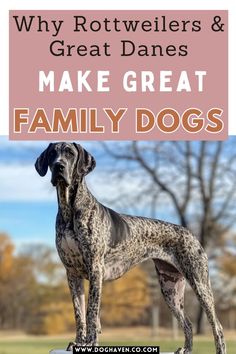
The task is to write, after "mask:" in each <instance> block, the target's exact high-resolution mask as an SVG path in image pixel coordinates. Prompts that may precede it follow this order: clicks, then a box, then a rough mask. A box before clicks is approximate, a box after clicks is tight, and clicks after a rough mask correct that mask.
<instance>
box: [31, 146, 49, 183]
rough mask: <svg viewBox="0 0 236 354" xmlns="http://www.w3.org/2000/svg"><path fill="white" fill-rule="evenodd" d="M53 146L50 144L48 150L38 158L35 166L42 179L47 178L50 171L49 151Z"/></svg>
mask: <svg viewBox="0 0 236 354" xmlns="http://www.w3.org/2000/svg"><path fill="white" fill-rule="evenodd" d="M51 145H52V143H51V144H49V145H48V147H47V149H46V150H44V151H43V152H42V154H41V155H40V156H39V157H38V158H37V160H36V162H35V165H34V166H35V169H36V171H37V172H38V174H39V175H40V176H41V177H43V176H45V175H46V173H47V171H48V150H49V147H50V146H51Z"/></svg>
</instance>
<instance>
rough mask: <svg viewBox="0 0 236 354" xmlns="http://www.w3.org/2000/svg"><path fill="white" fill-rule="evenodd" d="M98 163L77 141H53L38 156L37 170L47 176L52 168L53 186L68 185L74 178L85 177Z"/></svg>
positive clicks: (41, 174)
mask: <svg viewBox="0 0 236 354" xmlns="http://www.w3.org/2000/svg"><path fill="white" fill-rule="evenodd" d="M95 165H96V162H95V159H94V158H93V156H92V155H90V154H89V153H88V152H87V151H86V150H85V149H83V148H82V146H81V145H79V144H76V143H65V142H62V143H51V144H49V146H48V147H47V149H46V150H44V151H43V152H42V154H41V155H40V156H39V157H38V158H37V160H36V163H35V168H36V171H37V172H38V173H39V174H40V176H45V175H46V173H47V170H48V167H49V168H50V170H51V172H52V178H51V182H52V185H53V186H57V185H58V183H62V184H64V185H65V186H66V187H68V186H69V185H70V184H71V182H72V180H73V178H75V177H76V176H77V177H80V179H81V178H83V177H84V176H85V175H87V174H88V173H89V172H91V171H92V170H93V169H94V167H95Z"/></svg>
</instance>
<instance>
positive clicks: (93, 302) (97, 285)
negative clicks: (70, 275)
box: [86, 267, 103, 346]
mask: <svg viewBox="0 0 236 354" xmlns="http://www.w3.org/2000/svg"><path fill="white" fill-rule="evenodd" d="M102 278H103V276H102V269H101V268H99V267H97V269H93V270H92V271H91V274H90V277H89V297H88V308H87V321H86V322H87V340H86V345H91V346H95V345H98V332H99V328H98V315H99V310H100V302H101V294H102Z"/></svg>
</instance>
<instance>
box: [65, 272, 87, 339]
mask: <svg viewBox="0 0 236 354" xmlns="http://www.w3.org/2000/svg"><path fill="white" fill-rule="evenodd" d="M67 280H68V284H69V288H70V292H71V297H72V302H73V306H74V313H75V322H76V338H75V343H72V344H77V345H84V344H85V338H86V318H85V294H84V280H83V279H82V278H80V277H79V276H78V275H77V274H74V273H72V272H70V271H68V270H67Z"/></svg>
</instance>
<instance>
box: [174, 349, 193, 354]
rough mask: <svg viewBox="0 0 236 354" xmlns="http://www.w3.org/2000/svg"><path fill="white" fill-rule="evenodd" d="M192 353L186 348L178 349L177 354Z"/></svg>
mask: <svg viewBox="0 0 236 354" xmlns="http://www.w3.org/2000/svg"><path fill="white" fill-rule="evenodd" d="M191 353H192V352H191V351H189V350H188V349H186V348H178V349H177V350H176V352H175V354H191Z"/></svg>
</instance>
